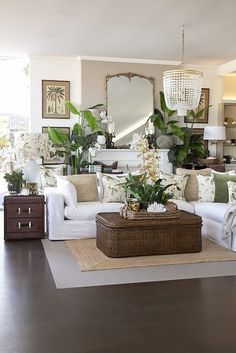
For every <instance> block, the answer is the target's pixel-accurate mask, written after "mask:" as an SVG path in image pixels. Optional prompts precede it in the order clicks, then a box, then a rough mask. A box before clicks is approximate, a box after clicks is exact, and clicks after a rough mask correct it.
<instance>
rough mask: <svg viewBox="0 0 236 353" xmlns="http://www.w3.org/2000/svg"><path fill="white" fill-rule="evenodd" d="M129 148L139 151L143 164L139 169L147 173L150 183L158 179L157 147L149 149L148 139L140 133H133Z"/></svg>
mask: <svg viewBox="0 0 236 353" xmlns="http://www.w3.org/2000/svg"><path fill="white" fill-rule="evenodd" d="M130 148H131V149H135V150H137V151H138V152H140V155H139V156H141V158H142V160H143V164H142V166H141V169H142V171H143V172H144V173H146V174H147V177H148V180H149V182H150V183H152V182H155V181H156V180H157V179H158V160H159V157H158V149H157V148H155V149H149V144H148V140H147V139H146V138H145V137H144V136H142V135H141V134H133V138H132V141H131V142H130Z"/></svg>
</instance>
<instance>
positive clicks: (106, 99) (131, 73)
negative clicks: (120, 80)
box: [105, 72, 155, 112]
mask: <svg viewBox="0 0 236 353" xmlns="http://www.w3.org/2000/svg"><path fill="white" fill-rule="evenodd" d="M120 76H125V77H127V78H128V79H129V81H131V79H132V77H139V78H144V79H146V80H149V81H150V83H151V84H152V99H153V110H154V108H155V86H154V77H149V76H144V75H141V74H136V73H133V72H127V73H125V72H123V73H119V74H114V75H110V74H108V75H106V77H105V108H106V111H107V112H108V91H107V88H108V81H109V80H110V79H111V78H113V77H120Z"/></svg>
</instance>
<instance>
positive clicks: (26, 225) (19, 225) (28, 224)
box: [18, 222, 32, 229]
mask: <svg viewBox="0 0 236 353" xmlns="http://www.w3.org/2000/svg"><path fill="white" fill-rule="evenodd" d="M23 227H28V228H29V229H30V228H32V223H31V222H28V223H21V222H18V229H21V228H23Z"/></svg>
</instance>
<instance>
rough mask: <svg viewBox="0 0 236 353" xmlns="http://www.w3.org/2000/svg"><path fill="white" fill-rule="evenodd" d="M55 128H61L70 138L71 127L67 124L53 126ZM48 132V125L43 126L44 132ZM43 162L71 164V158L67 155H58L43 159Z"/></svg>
mask: <svg viewBox="0 0 236 353" xmlns="http://www.w3.org/2000/svg"><path fill="white" fill-rule="evenodd" d="M52 127H53V128H55V129H61V130H62V131H63V132H64V133H65V134H66V135H67V136H68V138H69V137H70V127H67V126H63V127H61V126H52ZM47 132H48V126H42V133H47ZM42 164H43V165H47V164H69V160H68V158H67V156H65V157H56V158H49V159H44V158H43V159H42Z"/></svg>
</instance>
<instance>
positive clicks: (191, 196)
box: [176, 168, 212, 201]
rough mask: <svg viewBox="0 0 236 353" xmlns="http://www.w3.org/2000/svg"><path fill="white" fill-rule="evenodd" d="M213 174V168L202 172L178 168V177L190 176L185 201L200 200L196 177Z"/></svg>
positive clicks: (201, 170)
mask: <svg viewBox="0 0 236 353" xmlns="http://www.w3.org/2000/svg"><path fill="white" fill-rule="evenodd" d="M211 173H212V169H211V168H205V169H200V170H192V169H184V168H177V169H176V174H177V175H189V178H188V181H187V184H186V188H185V193H184V196H185V199H186V201H197V200H198V181H197V177H196V175H204V176H210V175H211Z"/></svg>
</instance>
